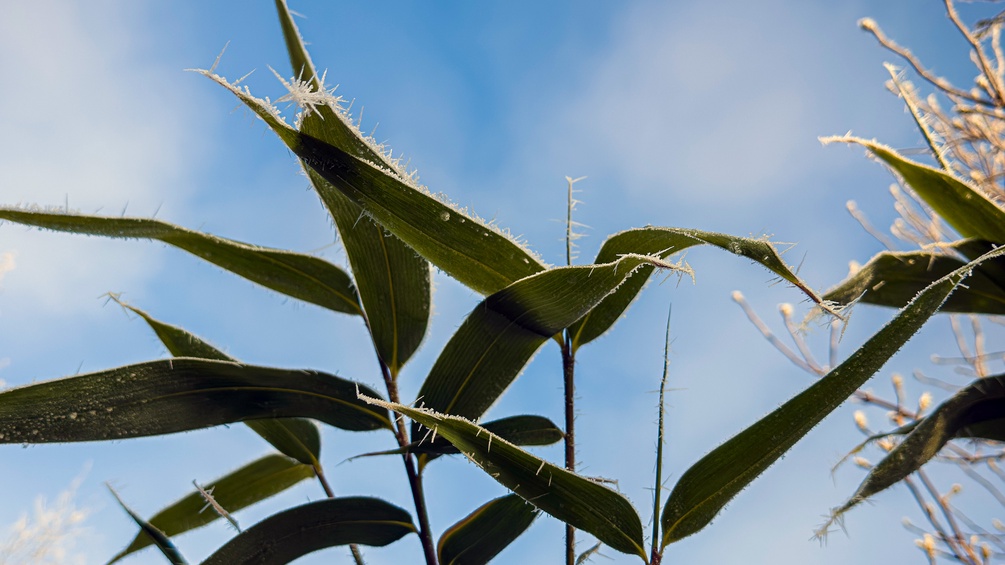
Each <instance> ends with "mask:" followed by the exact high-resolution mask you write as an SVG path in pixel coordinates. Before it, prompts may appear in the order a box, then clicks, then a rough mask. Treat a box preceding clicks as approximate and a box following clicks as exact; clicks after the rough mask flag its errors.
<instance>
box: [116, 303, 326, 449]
mask: <svg viewBox="0 0 1005 565" xmlns="http://www.w3.org/2000/svg"><path fill="white" fill-rule="evenodd" d="M111 298H112V299H113V300H115V301H116V302H117V303H118V304H119V305H121V306H122V307H123V308H127V309H129V310H130V311H132V312H134V313H135V314H136V315H138V316H139V317H140V318H143V321H145V322H146V323H147V325H149V326H150V328H151V329H152V330H153V331H154V333H155V334H157V337H158V338H160V340H161V343H163V344H164V347H166V348H167V350H168V351H169V352H170V353H171V355H174V356H175V357H195V358H198V359H214V360H217V361H233V362H237V359H234V358H233V357H231V356H230V355H227V354H226V353H224V352H222V351H220V350H219V349H217V348H215V347H213V346H212V345H210V344H209V343H207V342H206V341H204V340H203V339H201V338H199V337H198V336H196V335H194V334H192V333H190V332H188V331H186V330H184V329H182V328H179V327H178V326H172V325H170V324H166V323H164V322H161V321H160V320H157V319H156V318H154V317H153V316H151V315H150V314H147V313H146V312H144V311H143V310H140V309H139V308H136V307H135V306H131V305H129V304H126V303H125V302H123V301H122V300H120V299H119V298H118V297H117V296H114V295H111ZM245 425H247V426H248V427H249V428H251V429H252V431H254V432H255V433H257V434H258V435H260V436H261V437H262V439H264V440H265V441H267V442H269V443H271V444H272V446H273V447H275V448H276V449H278V450H279V451H280V452H282V453H283V454H285V455H288V456H290V457H292V458H294V459H296V460H297V461H300V462H301V463H304V464H306V465H312V466H317V465H319V464H320V463H319V459H320V458H321V434H320V433H318V427H317V426H316V425H315V424H314V422H311V421H310V420H305V419H303V418H277V419H274V420H250V421H247V422H245Z"/></svg>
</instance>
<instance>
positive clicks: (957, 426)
mask: <svg viewBox="0 0 1005 565" xmlns="http://www.w3.org/2000/svg"><path fill="white" fill-rule="evenodd" d="M1003 424H1005V375H997V376H994V377H986V378H982V379H977V380H976V381H974V382H973V383H972V384H970V385H969V386H967V387H965V388H963V389H961V390H960V391H959V392H957V393H956V394H954V395H953V396H952V398H950V399H949V400H947V401H945V402H944V403H942V405H940V406H939V407H938V408H936V409H935V410H934V411H933V412H932V413H931V414H929V415H928V416H927V417H925V418H924V419H922V420H921V421H919V422H918V424H917V425H916V426H914V428H913V429H912V430H910V433H908V435H907V437H906V438H904V440H903V441H901V442H900V444H899V445H897V447H895V448H894V449H893V451H891V452H890V453H889V454H888V455H887V456H886V457H885V458H883V460H882V461H880V462H879V463H878V464H877V465H876V466H875V467H873V468H872V470H871V471H870V472H869V475H868V476H867V477H866V478H865V480H864V481H863V482H862V485H861V486H859V487H858V490H857V491H856V492H855V494H854V495H853V496H852V497H851V498H850V499H849V500H848V502H846V503H844V504H843V505H842V506H841V507H839V508H838V509H836V510H835V511H834V513H833V514H832V516H831V519H830V522H833V521H834V520H837V519H839V518H840V517H841V515H842V514H844V513H845V512H847V511H848V510H850V509H851V508H852V507H853V506H855V505H856V504H858V503H859V502H862V501H863V500H865V499H867V498H869V497H870V496H872V495H874V494H876V493H878V492H880V491H882V490H884V489H886V488H889V487H890V486H893V485H894V484H896V483H898V482H900V481H901V480H903V479H904V478H906V477H907V476H909V475H910V474H911V473H913V472H915V471H917V470H918V469H920V468H921V466H922V465H924V464H925V463H927V462H928V461H929V460H930V459H932V458H933V457H935V456H936V455H937V454H938V453H939V451H940V450H941V449H942V447H943V446H944V445H946V443H947V442H948V441H949V440H951V439H953V438H957V437H975V436H976V437H986V436H987V435H993V436H995V437H993V438H987V439H996V440H998V441H1000V440H1001V439H1002V437H1005V426H1003ZM971 428H977V429H971ZM988 432H990V434H988ZM825 527H826V526H825Z"/></svg>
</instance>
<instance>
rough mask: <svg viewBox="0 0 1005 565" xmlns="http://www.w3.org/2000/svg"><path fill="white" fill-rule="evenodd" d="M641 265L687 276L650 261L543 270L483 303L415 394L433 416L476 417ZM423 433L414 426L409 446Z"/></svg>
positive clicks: (638, 258) (637, 259)
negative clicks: (541, 350) (543, 349)
mask: <svg viewBox="0 0 1005 565" xmlns="http://www.w3.org/2000/svg"><path fill="white" fill-rule="evenodd" d="M643 265H652V266H656V267H660V268H667V269H677V270H683V271H685V272H690V271H689V270H687V268H686V266H680V265H672V264H670V263H666V262H664V261H661V260H660V259H658V258H655V257H648V256H643V255H627V256H623V257H621V258H620V259H618V260H616V261H614V262H611V263H605V264H601V265H584V266H575V267H558V268H554V269H550V270H548V271H545V272H542V273H538V274H537V275H533V276H530V277H527V278H526V279H523V280H520V281H518V282H515V283H513V284H512V285H510V286H508V287H506V288H505V289H503V290H501V291H499V292H497V293H495V294H493V295H492V296H489V297H488V298H486V299H485V300H483V301H482V302H481V304H479V305H478V306H476V307H475V309H474V310H473V311H472V312H471V314H469V315H468V318H467V319H466V320H464V322H463V323H462V324H461V326H460V328H458V329H457V331H456V332H455V333H454V335H453V337H451V338H450V341H449V342H447V345H446V346H445V347H444V348H443V351H442V352H441V353H440V356H439V358H438V359H437V360H436V363H435V364H434V365H433V367H432V369H431V370H430V372H429V376H428V377H426V380H425V382H423V383H422V387H421V389H420V390H419V394H418V398H419V399H421V400H420V402H421V403H422V405H423V406H425V407H427V408H430V409H432V410H435V411H437V412H442V413H445V414H453V415H457V416H463V417H465V418H469V419H477V418H479V417H480V416H481V415H482V414H483V413H484V412H485V410H487V409H488V408H489V406H491V405H492V404H493V403H494V402H495V401H496V399H497V398H499V396H500V395H501V394H502V393H503V392H504V391H505V390H506V388H507V387H508V386H509V385H510V383H511V382H513V379H515V378H516V376H517V375H518V374H519V373H520V371H521V370H523V367H524V365H526V364H527V362H528V361H529V360H530V358H531V357H532V356H533V355H534V353H535V352H536V351H537V350H538V349H539V348H540V347H541V345H542V344H544V342H545V341H547V340H549V339H551V337H552V336H554V335H555V334H556V333H558V332H560V331H562V330H563V329H564V328H566V327H568V325H569V324H571V323H573V322H575V321H576V320H578V319H579V318H581V317H582V316H583V314H585V313H587V312H589V311H590V309H591V308H593V307H594V306H596V305H597V304H598V303H599V302H600V301H601V300H603V298H604V297H605V296H607V295H609V294H610V293H611V292H613V291H614V290H615V289H616V288H618V286H620V285H621V284H623V283H624V282H625V281H626V280H629V279H630V278H631V277H632V275H633V274H634V273H635V272H637V271H638V269H639V267H641V266H643ZM424 433H425V432H424V431H422V430H420V429H418V427H413V432H412V434H413V435H412V440H413V441H418V440H419V439H421V438H422V436H423V435H424Z"/></svg>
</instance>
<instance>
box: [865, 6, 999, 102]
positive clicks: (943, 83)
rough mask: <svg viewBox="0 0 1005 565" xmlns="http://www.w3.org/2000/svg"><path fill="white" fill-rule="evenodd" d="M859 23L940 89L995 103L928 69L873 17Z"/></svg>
mask: <svg viewBox="0 0 1005 565" xmlns="http://www.w3.org/2000/svg"><path fill="white" fill-rule="evenodd" d="M859 25H860V26H861V27H862V29H864V30H866V31H868V32H869V33H871V34H872V35H873V37H875V38H876V41H879V44H880V45H882V46H883V47H885V48H887V49H889V50H890V51H893V52H894V53H896V54H897V55H899V56H900V57H901V58H903V59H904V60H905V61H907V62H908V63H909V64H910V65H911V67H913V68H914V70H915V72H917V73H918V74H919V75H920V76H921V78H923V79H925V80H927V81H928V82H930V83H932V84H933V85H935V86H936V87H938V88H939V89H940V90H943V91H945V92H946V93H949V94H953V95H954V96H958V97H960V98H962V99H964V100H969V101H970V102H974V103H976V104H983V105H987V106H992V105H994V101H991V100H987V99H984V98H979V97H977V96H974V95H972V94H970V93H969V92H967V91H965V90H960V89H959V88H956V87H954V86H953V85H951V84H949V82H948V81H947V80H946V79H944V78H942V77H939V76H937V75H935V74H934V73H932V72H931V71H929V70H928V69H926V68H925V67H924V65H922V64H921V61H920V60H918V58H917V57H915V56H914V53H911V51H910V50H908V49H906V48H904V47H901V46H900V45H898V44H897V43H896V42H895V41H893V40H892V39H890V38H889V37H887V36H886V35H885V34H884V33H883V30H881V29H880V28H879V26H878V25H877V24H876V22H875V21H873V20H871V19H865V20H862V21H860V22H859Z"/></svg>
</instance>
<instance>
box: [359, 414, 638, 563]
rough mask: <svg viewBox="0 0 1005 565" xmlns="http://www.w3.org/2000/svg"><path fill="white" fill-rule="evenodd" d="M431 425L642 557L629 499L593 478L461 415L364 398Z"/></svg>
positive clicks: (500, 474) (554, 507)
mask: <svg viewBox="0 0 1005 565" xmlns="http://www.w3.org/2000/svg"><path fill="white" fill-rule="evenodd" d="M366 400H368V401H369V402H373V403H374V404H376V405H378V406H382V407H385V408H389V409H391V410H394V411H395V412H398V413H399V414H403V415H405V416H408V417H409V418H411V419H413V420H415V421H417V422H419V423H421V424H422V425H424V426H426V427H428V428H429V429H431V430H434V433H435V434H436V435H438V436H442V437H443V438H445V439H446V440H447V441H449V442H450V443H452V444H454V446H455V447H457V448H458V449H460V450H461V452H462V453H464V455H466V456H467V457H468V458H469V459H470V460H472V461H473V462H475V463H476V464H477V465H478V466H479V467H481V468H482V470H483V471H485V472H486V473H488V475H489V476H490V477H492V478H493V479H495V480H496V481H498V482H499V483H500V484H502V485H503V486H505V487H506V488H508V489H510V490H512V491H513V492H515V493H516V494H518V495H520V496H521V497H522V498H523V499H524V500H527V501H528V502H530V503H531V504H533V505H534V506H536V507H538V508H539V509H541V510H542V511H544V512H547V513H548V514H550V515H551V516H554V517H555V518H558V519H559V520H561V521H563V522H565V523H567V524H570V525H572V526H573V527H575V528H577V529H580V530H583V531H585V532H589V533H590V534H592V535H593V536H594V537H596V538H597V539H598V540H600V541H602V542H604V543H605V544H607V545H608V546H610V547H611V548H613V549H616V550H617V551H621V552H623V553H629V554H633V555H639V556H641V557H642V558H643V559H646V558H647V555H646V550H645V548H644V547H643V545H644V543H645V542H644V540H643V534H642V521H641V519H640V518H639V515H638V513H637V512H636V511H635V509H634V508H633V507H632V505H631V503H630V502H628V500H627V499H626V498H625V497H624V496H622V495H620V494H618V493H617V492H615V491H613V490H611V489H609V488H607V487H605V486H603V485H601V484H600V483H598V482H596V481H592V480H590V479H588V478H585V477H581V476H579V475H576V474H575V473H572V472H570V471H567V470H565V469H563V468H561V467H558V466H555V465H552V464H551V463H548V462H547V461H545V460H544V459H541V458H539V457H535V456H534V455H531V454H530V453H528V452H526V451H523V450H522V449H520V448H519V447H517V446H515V445H513V444H511V443H509V442H507V441H506V440H504V439H502V438H500V437H499V436H497V435H495V434H493V433H491V432H489V431H487V430H485V428H482V427H481V426H478V425H477V424H473V423H471V422H469V421H468V420H465V419H464V418H460V417H457V416H450V415H447V414H441V413H437V412H434V411H432V410H428V409H425V408H411V407H408V406H404V405H402V404H394V403H390V402H384V401H382V400H377V399H366Z"/></svg>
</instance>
